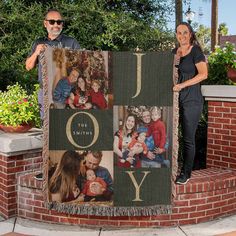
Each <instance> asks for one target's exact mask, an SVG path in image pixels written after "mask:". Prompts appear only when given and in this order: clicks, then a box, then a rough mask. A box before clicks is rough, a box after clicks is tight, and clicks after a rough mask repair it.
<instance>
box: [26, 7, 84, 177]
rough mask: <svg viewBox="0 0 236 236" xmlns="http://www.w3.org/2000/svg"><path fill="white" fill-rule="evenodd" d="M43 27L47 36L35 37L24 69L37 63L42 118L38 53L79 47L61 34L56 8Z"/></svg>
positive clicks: (41, 115) (41, 107)
mask: <svg viewBox="0 0 236 236" xmlns="http://www.w3.org/2000/svg"><path fill="white" fill-rule="evenodd" d="M43 24H44V27H45V28H46V30H47V36H46V37H42V38H39V39H37V40H36V41H35V42H34V43H33V46H32V49H31V52H30V54H29V55H28V57H27V59H26V63H25V65H26V70H28V71H29V70H31V69H33V68H34V67H35V66H36V65H38V81H39V84H40V87H41V89H40V90H39V94H38V103H39V106H40V117H41V119H42V120H43V118H44V110H43V81H42V65H41V63H40V60H39V59H40V54H41V53H42V52H43V51H44V50H45V49H46V47H47V46H48V45H49V46H52V47H61V48H71V49H79V48H80V45H79V43H78V42H77V40H76V39H74V38H72V37H69V36H66V35H63V34H61V32H62V29H63V25H64V20H63V19H62V15H61V13H60V12H59V11H58V10H56V9H49V10H48V11H47V13H46V15H45V18H44V21H43ZM42 177H43V176H42V173H40V174H38V175H37V176H36V179H39V180H42Z"/></svg>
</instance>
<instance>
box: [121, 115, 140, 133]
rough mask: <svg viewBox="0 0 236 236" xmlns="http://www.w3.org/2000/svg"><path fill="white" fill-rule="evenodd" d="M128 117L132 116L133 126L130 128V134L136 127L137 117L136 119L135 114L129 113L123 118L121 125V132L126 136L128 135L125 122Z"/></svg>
mask: <svg viewBox="0 0 236 236" xmlns="http://www.w3.org/2000/svg"><path fill="white" fill-rule="evenodd" d="M129 117H133V118H134V127H133V128H132V130H131V133H130V134H133V133H134V132H135V130H136V128H137V119H136V116H135V115H133V114H129V115H128V116H127V117H126V119H125V122H124V124H123V127H122V132H123V136H127V135H128V130H127V127H126V122H127V120H128V118H129Z"/></svg>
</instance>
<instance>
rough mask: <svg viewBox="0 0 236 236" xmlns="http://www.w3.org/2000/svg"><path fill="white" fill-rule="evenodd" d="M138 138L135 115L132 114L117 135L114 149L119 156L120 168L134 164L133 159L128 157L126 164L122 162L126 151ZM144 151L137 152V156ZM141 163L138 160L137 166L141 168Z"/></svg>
mask: <svg viewBox="0 0 236 236" xmlns="http://www.w3.org/2000/svg"><path fill="white" fill-rule="evenodd" d="M136 137H137V133H136V118H135V116H134V115H132V114H130V115H128V116H127V117H126V119H125V122H124V124H123V127H122V129H120V130H118V131H117V132H116V133H115V137H114V144H113V149H114V152H115V153H116V154H117V155H118V158H119V159H118V164H117V165H118V166H119V167H130V166H131V163H132V162H133V158H132V157H128V158H127V159H126V161H125V162H122V161H123V160H124V159H123V158H122V156H123V153H124V151H125V150H127V149H128V146H129V144H130V143H131V141H132V140H133V139H135V138H136ZM141 152H142V150H135V154H138V153H141ZM140 166H141V164H140V161H139V160H136V166H135V167H140Z"/></svg>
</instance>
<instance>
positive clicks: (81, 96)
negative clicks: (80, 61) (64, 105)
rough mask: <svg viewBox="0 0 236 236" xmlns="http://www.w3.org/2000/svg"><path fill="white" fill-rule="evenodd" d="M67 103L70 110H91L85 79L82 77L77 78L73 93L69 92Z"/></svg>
mask: <svg viewBox="0 0 236 236" xmlns="http://www.w3.org/2000/svg"><path fill="white" fill-rule="evenodd" d="M68 103H69V106H70V108H72V109H75V108H79V109H91V108H92V104H91V96H90V93H89V92H88V91H87V86H86V82H85V79H84V78H83V77H81V76H80V77H79V78H78V81H77V86H76V88H75V90H74V91H73V92H71V94H70V97H69V99H68Z"/></svg>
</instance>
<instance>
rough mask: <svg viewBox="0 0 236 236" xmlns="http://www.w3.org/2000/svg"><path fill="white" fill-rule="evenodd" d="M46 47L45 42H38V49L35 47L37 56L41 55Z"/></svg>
mask: <svg viewBox="0 0 236 236" xmlns="http://www.w3.org/2000/svg"><path fill="white" fill-rule="evenodd" d="M46 47H47V46H46V45H45V44H38V45H37V47H36V49H35V54H36V55H37V56H39V55H40V53H41V52H43V51H44V50H45V49H46Z"/></svg>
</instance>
